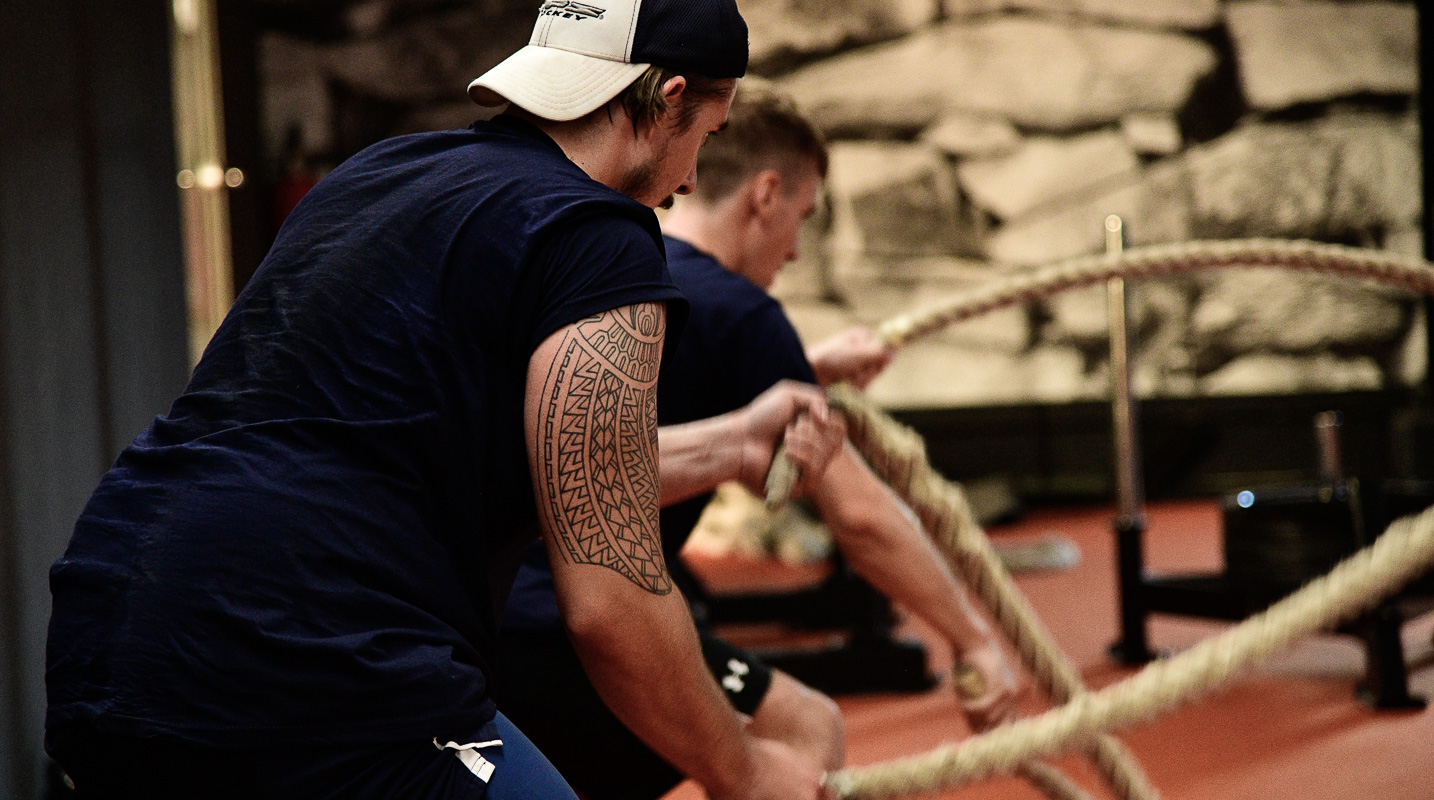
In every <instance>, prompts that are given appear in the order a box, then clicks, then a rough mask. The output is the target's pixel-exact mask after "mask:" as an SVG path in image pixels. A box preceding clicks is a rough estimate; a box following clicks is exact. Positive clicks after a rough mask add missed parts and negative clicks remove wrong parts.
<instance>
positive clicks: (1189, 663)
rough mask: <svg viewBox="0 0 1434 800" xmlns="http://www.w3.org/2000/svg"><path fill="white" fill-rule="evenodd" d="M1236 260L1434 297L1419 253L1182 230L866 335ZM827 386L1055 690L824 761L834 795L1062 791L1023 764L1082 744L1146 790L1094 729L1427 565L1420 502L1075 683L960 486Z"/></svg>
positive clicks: (788, 475) (879, 464)
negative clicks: (1237, 617) (902, 752)
mask: <svg viewBox="0 0 1434 800" xmlns="http://www.w3.org/2000/svg"><path fill="white" fill-rule="evenodd" d="M1237 266H1246V267H1279V268H1284V269H1291V270H1298V271H1306V272H1316V273H1323V274H1331V275H1339V276H1344V277H1349V278H1363V279H1368V280H1372V281H1375V282H1378V283H1382V284H1386V285H1392V286H1397V287H1401V288H1404V289H1407V290H1410V291H1413V292H1418V293H1422V294H1428V295H1434V269H1431V268H1430V266H1429V265H1428V264H1426V263H1424V262H1422V261H1419V260H1415V259H1407V258H1402V257H1398V256H1394V255H1391V254H1388V253H1382V252H1376V251H1369V250H1360V249H1356V248H1350V247H1342V246H1338V245H1326V244H1317V243H1313V242H1290V241H1283V240H1263V239H1252V240H1242V241H1231V242H1188V243H1181V244H1174V245H1163V246H1158V247H1148V248H1140V249H1134V250H1129V251H1126V252H1125V253H1123V254H1121V255H1119V256H1115V257H1112V256H1110V255H1106V256H1092V257H1088V258H1079V259H1073V260H1070V261H1066V262H1061V263H1059V264H1055V265H1052V266H1048V267H1044V268H1040V269H1036V270H1033V271H1031V272H1029V273H1026V274H1024V275H1020V276H1017V277H1014V278H1012V279H1010V280H1008V281H1004V282H1001V283H999V284H995V285H990V286H985V287H981V288H980V289H977V290H975V291H973V292H969V293H967V294H965V295H962V296H960V297H958V298H956V299H955V300H953V301H951V302H948V303H945V304H943V305H941V306H938V307H935V308H932V309H928V310H925V311H922V312H918V313H915V314H911V315H904V316H901V317H897V318H895V319H892V320H889V321H888V322H886V323H884V324H882V325H881V326H880V327H879V328H878V335H879V336H880V337H881V338H882V339H883V340H884V341H886V342H887V343H889V344H891V345H893V346H897V347H899V346H902V345H905V344H907V343H909V342H910V341H912V340H914V339H915V338H918V337H920V336H922V335H925V334H927V333H930V332H933V331H935V330H938V329H940V328H942V327H944V326H946V325H949V324H951V323H954V322H957V321H960V320H963V319H968V318H970V317H974V316H978V315H980V314H983V313H986V312H988V311H992V310H995V309H997V308H1001V307H1003V306H1007V305H1012V304H1015V303H1020V302H1025V301H1029V300H1035V299H1039V298H1042V297H1045V296H1048V295H1052V294H1055V293H1058V292H1061V291H1065V290H1067V289H1072V288H1076V287H1080V286H1087V285H1092V284H1096V283H1101V282H1104V281H1107V280H1109V279H1111V278H1117V277H1119V278H1125V279H1132V278H1142V277H1153V276H1160V275H1175V274H1183V273H1189V272H1196V271H1202V270H1208V269H1217V268H1228V267H1237ZM830 398H831V401H832V405H833V406H834V407H836V408H838V409H840V410H842V411H843V412H844V413H845V414H846V415H847V418H848V429H849V435H850V438H851V439H852V442H853V444H854V445H855V446H856V447H857V449H858V450H859V451H861V452H862V454H863V456H864V457H865V458H866V459H867V460H868V462H869V463H870V464H871V466H872V468H873V469H875V470H876V472H877V473H878V474H880V475H881V476H882V477H883V479H885V480H886V481H887V483H888V484H890V485H891V487H892V488H893V489H894V490H896V491H897V493H898V494H900V495H902V496H903V498H904V499H906V501H907V503H908V504H909V505H910V506H911V507H912V509H913V510H914V511H916V513H917V515H918V516H919V517H920V518H921V521H922V523H923V526H924V527H925V528H926V530H927V531H928V532H930V533H931V534H932V536H933V537H934V538H935V539H936V540H937V543H938V544H939V545H940V546H941V548H942V550H943V552H944V553H945V555H946V557H947V559H948V560H949V561H951V563H952V564H953V566H954V567H956V568H957V569H958V570H959V571H960V572H961V573H962V574H963V575H965V576H966V577H967V580H968V582H970V583H971V584H972V588H973V589H975V590H976V591H977V593H978V594H979V595H980V596H981V598H982V600H983V601H985V603H986V605H987V607H988V608H990V609H991V611H992V612H993V614H994V615H995V616H996V618H997V620H998V622H999V623H1000V624H1001V626H1002V629H1003V630H1004V631H1005V632H1006V634H1007V636H1008V637H1010V639H1011V640H1012V642H1013V643H1014V644H1015V646H1016V649H1017V651H1018V652H1019V653H1020V654H1021V656H1022V660H1023V661H1024V662H1025V664H1026V666H1027V667H1028V669H1030V670H1031V672H1032V674H1033V675H1034V676H1035V678H1036V681H1037V682H1038V683H1039V684H1040V685H1041V687H1042V688H1043V689H1045V690H1046V692H1047V693H1048V694H1049V695H1050V696H1051V698H1052V699H1053V700H1054V701H1055V702H1057V703H1064V705H1062V706H1060V707H1058V708H1056V709H1054V710H1052V711H1050V712H1047V713H1046V714H1044V715H1042V716H1040V717H1036V718H1033V719H1029V720H1023V721H1020V722H1016V723H1012V724H1010V725H1008V726H1004V727H1001V728H997V729H995V730H992V731H990V732H988V733H985V734H983V735H981V736H977V737H974V738H972V739H970V740H968V741H966V742H964V743H962V744H960V745H955V746H947V747H942V748H938V749H936V750H934V751H932V752H930V753H928V754H926V755H924V756H917V757H913V758H907V759H899V760H896V761H891V762H887V763H884V764H878V765H873V766H869V767H864V768H860V769H847V770H843V771H841V772H837V773H834V774H833V775H831V776H830V778H829V785H830V786H831V787H832V788H833V789H834V790H835V791H836V792H837V793H838V794H839V795H840V796H841V797H850V798H879V797H892V796H897V795H904V794H912V793H916V792H923V791H929V790H934V789H938V788H950V787H954V786H958V785H962V784H964V783H967V782H969V781H972V780H976V779H979V778H983V777H987V776H990V775H993V774H997V773H1009V772H1014V771H1017V770H1024V772H1025V773H1026V775H1027V777H1030V778H1031V779H1032V780H1033V781H1034V782H1035V783H1036V784H1037V785H1038V786H1042V788H1048V790H1049V791H1050V792H1051V794H1053V795H1058V794H1060V792H1064V791H1070V792H1078V791H1079V789H1078V787H1074V786H1073V785H1071V786H1065V785H1064V784H1069V781H1067V780H1065V779H1064V776H1060V775H1059V773H1058V772H1056V771H1055V770H1053V769H1050V768H1047V767H1046V766H1045V765H1039V764H1036V763H1035V762H1033V761H1032V760H1033V759H1036V758H1041V757H1045V756H1050V755H1054V754H1058V753H1062V752H1066V751H1069V750H1072V749H1077V748H1084V749H1087V750H1088V751H1089V752H1090V754H1091V755H1092V757H1093V758H1094V759H1095V761H1096V764H1097V766H1098V767H1099V768H1100V770H1101V772H1102V775H1103V776H1104V777H1105V778H1106V780H1107V781H1108V782H1109V783H1110V784H1111V786H1112V788H1113V789H1114V790H1115V791H1116V792H1117V794H1118V795H1119V796H1120V797H1121V798H1124V799H1125V800H1141V799H1142V798H1156V797H1158V793H1157V792H1156V791H1155V790H1154V788H1153V787H1151V786H1150V784H1149V782H1148V781H1147V780H1146V778H1145V775H1144V773H1143V771H1142V770H1141V769H1140V767H1139V765H1138V764H1137V763H1136V762H1135V760H1134V759H1133V758H1132V757H1131V756H1130V754H1129V753H1128V751H1127V750H1125V748H1124V746H1123V745H1122V744H1121V743H1120V742H1119V741H1118V740H1116V739H1114V738H1113V737H1110V736H1108V735H1107V732H1108V731H1110V730H1114V729H1116V728H1120V727H1124V726H1127V725H1131V724H1134V723H1136V722H1140V721H1143V720H1146V719H1150V718H1152V717H1154V716H1157V715H1159V714H1161V713H1164V712H1166V711H1168V710H1170V709H1172V708H1174V707H1175V706H1177V705H1179V704H1181V703H1183V702H1186V701H1187V700H1189V699H1191V698H1193V697H1195V696H1196V695H1198V694H1200V693H1203V692H1208V691H1211V690H1213V689H1214V688H1215V687H1217V686H1219V685H1220V684H1222V683H1225V682H1227V681H1229V680H1230V679H1231V678H1233V677H1234V676H1235V675H1236V674H1237V673H1238V672H1239V671H1241V670H1242V669H1244V668H1246V667H1248V666H1249V665H1251V664H1253V663H1255V662H1257V661H1259V660H1262V659H1264V658H1268V657H1269V656H1271V655H1273V654H1275V653H1276V652H1278V651H1279V650H1282V649H1284V648H1285V647H1287V646H1288V645H1289V644H1291V643H1292V642H1293V641H1295V640H1296V639H1299V638H1302V637H1304V636H1307V635H1309V634H1312V633H1315V632H1317V631H1319V630H1322V629H1324V628H1327V627H1329V626H1331V625H1333V624H1335V623H1337V622H1339V621H1341V620H1344V619H1347V618H1349V617H1352V616H1354V615H1355V614H1357V613H1358V612H1359V611H1362V610H1364V609H1366V608H1368V607H1370V606H1372V605H1374V604H1375V603H1376V602H1378V601H1379V600H1380V599H1382V598H1384V597H1385V596H1387V595H1389V594H1392V593H1393V592H1395V591H1397V590H1398V589H1399V588H1400V587H1401V586H1403V585H1404V584H1405V583H1407V582H1408V581H1410V580H1412V579H1413V578H1414V577H1416V576H1417V575H1419V574H1420V573H1422V572H1423V571H1425V570H1426V569H1428V568H1429V567H1430V565H1431V564H1434V509H1430V510H1428V511H1425V512H1424V513H1423V514H1420V515H1418V516H1415V517H1408V518H1405V519H1401V520H1399V521H1397V522H1395V523H1394V524H1393V525H1391V526H1390V528H1389V530H1388V531H1387V532H1386V533H1385V534H1384V535H1383V536H1381V537H1380V538H1379V539H1378V540H1376V541H1375V543H1374V544H1373V545H1371V546H1370V547H1368V548H1366V549H1365V550H1362V551H1360V552H1359V553H1356V554H1354V555H1353V556H1351V557H1350V558H1348V559H1347V560H1346V561H1344V562H1343V563H1341V564H1340V565H1338V566H1337V567H1335V569H1334V570H1333V571H1331V572H1330V573H1329V574H1328V575H1326V576H1325V577H1323V578H1319V579H1317V580H1315V581H1312V582H1311V583H1309V584H1308V585H1306V586H1305V587H1304V588H1302V589H1301V590H1299V591H1298V592H1296V593H1294V594H1292V595H1290V596H1289V597H1287V598H1285V599H1284V600H1282V601H1280V602H1279V603H1276V604H1275V605H1273V606H1271V607H1270V608H1268V609H1267V610H1266V611H1264V612H1263V613H1261V614H1258V615H1256V616H1253V617H1251V618H1250V619H1248V620H1246V621H1245V622H1244V623H1242V624H1241V625H1239V626H1237V627H1235V628H1233V629H1231V630H1229V631H1227V632H1226V633H1224V634H1222V635H1221V636H1218V637H1216V638H1214V639H1210V640H1207V641H1205V642H1202V643H1200V644H1198V645H1196V646H1195V647H1193V648H1191V649H1190V650H1188V651H1186V652H1185V653H1183V654H1181V655H1179V656H1177V657H1175V658H1172V659H1170V660H1168V661H1163V662H1156V663H1153V664H1151V665H1149V666H1148V667H1146V668H1145V669H1144V670H1142V671H1141V672H1139V673H1137V674H1135V675H1134V676H1132V677H1131V678H1128V679H1126V680H1125V681H1123V682H1121V683H1119V684H1116V685H1115V686H1112V687H1109V688H1107V689H1105V690H1103V691H1101V692H1098V693H1094V694H1092V693H1088V692H1086V691H1085V688H1084V686H1083V684H1082V682H1081V680H1080V677H1079V675H1078V674H1077V672H1076V670H1075V668H1074V667H1073V666H1072V665H1071V664H1070V663H1069V661H1068V660H1067V659H1066V658H1065V657H1064V655H1063V654H1062V653H1061V652H1060V651H1059V649H1058V648H1056V646H1055V645H1054V641H1053V639H1052V638H1051V636H1050V634H1049V632H1048V631H1046V629H1045V628H1044V626H1043V625H1042V624H1041V623H1040V620H1039V618H1038V617H1037V616H1036V614H1035V612H1034V610H1033V609H1031V607H1030V606H1029V604H1028V603H1027V602H1026V600H1025V598H1024V596H1022V595H1021V594H1020V592H1019V591H1018V590H1017V589H1016V588H1015V585H1014V583H1013V582H1012V581H1011V579H1010V576H1009V575H1008V574H1007V573H1006V572H1005V569H1004V567H1002V566H1001V564H1000V561H999V559H998V558H997V556H996V554H995V552H994V551H993V550H992V549H991V546H990V543H989V542H988V541H987V540H986V538H985V535H984V534H983V533H982V532H981V530H980V527H979V526H978V525H977V524H976V523H975V520H974V516H973V515H972V514H971V511H970V508H969V505H968V504H967V502H966V499H965V496H964V493H963V492H962V491H961V489H960V487H958V486H956V485H954V484H951V483H949V482H947V481H946V480H945V479H943V478H941V476H940V475H938V474H937V473H936V472H935V470H934V469H932V467H931V465H930V463H929V461H927V459H926V454H925V445H924V443H923V442H922V441H921V439H920V437H919V436H918V435H917V434H916V433H915V432H914V431H911V430H910V429H909V428H905V427H903V426H901V425H900V424H899V423H896V422H895V421H894V420H892V419H891V418H890V417H888V416H886V415H885V414H884V413H882V412H881V411H880V410H879V409H877V408H876V407H875V405H874V404H872V403H871V402H870V401H869V400H867V399H866V398H865V397H864V396H862V395H861V394H860V393H858V392H856V391H855V390H853V389H851V388H849V387H841V386H838V387H833V389H832V391H831V392H830ZM773 472H774V476H770V477H769V492H768V498H767V499H768V505H769V506H776V505H780V504H781V503H782V502H784V501H785V500H786V494H787V493H788V492H789V491H790V488H791V486H792V485H793V484H794V483H795V475H794V471H793V470H792V469H791V464H790V462H789V461H786V460H785V459H782V458H779V459H777V463H774V465H773ZM1043 776H1046V777H1051V781H1050V786H1049V787H1046V786H1045V785H1044V784H1045V783H1046V782H1045V781H1043V780H1042V777H1043ZM1052 776H1054V777H1052ZM1060 796H1074V795H1073V794H1072V795H1060Z"/></svg>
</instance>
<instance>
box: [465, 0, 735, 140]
mask: <svg viewBox="0 0 1434 800" xmlns="http://www.w3.org/2000/svg"><path fill="white" fill-rule="evenodd" d="M653 65H657V66H660V67H663V68H666V69H670V70H674V71H677V72H679V73H683V72H685V73H687V74H694V75H701V76H703V77H707V78H740V77H742V75H743V74H744V73H746V71H747V23H746V22H745V21H744V20H743V19H742V15H741V14H740V13H738V11H737V3H736V0H586V2H577V0H545V2H544V3H543V6H542V8H540V9H539V10H538V24H537V25H536V26H534V28H533V38H532V39H531V40H530V41H529V42H528V46H527V47H524V48H523V49H522V50H519V51H518V52H516V53H514V54H513V55H511V56H509V57H508V58H507V59H506V60H504V61H503V62H502V63H501V64H499V65H498V66H496V67H494V68H492V69H491V70H488V72H486V73H484V74H483V75H482V76H481V77H480V78H478V79H477V80H475V81H473V82H472V83H470V84H469V85H468V96H469V97H472V98H473V100H474V102H476V103H478V104H479V105H483V106H497V105H502V104H503V103H512V104H514V105H516V106H518V107H519V108H522V109H524V110H526V111H529V112H531V113H533V114H537V115H538V116H540V117H543V118H545V119H551V120H556V121H565V120H571V119H577V118H578V117H581V116H583V115H584V114H587V113H589V112H591V111H594V110H595V109H598V108H600V107H602V105H603V104H604V103H606V102H607V101H609V100H611V99H613V98H614V97H616V96H617V95H618V93H619V92H621V91H622V90H623V89H626V88H627V87H628V86H629V85H631V84H632V82H633V81H635V80H637V79H638V78H639V77H640V76H641V75H642V73H643V72H645V71H646V70H647V68H648V67H650V66H653Z"/></svg>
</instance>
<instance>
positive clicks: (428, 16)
mask: <svg viewBox="0 0 1434 800" xmlns="http://www.w3.org/2000/svg"><path fill="white" fill-rule="evenodd" d="M258 2H259V7H260V9H261V13H260V18H261V23H262V25H263V27H264V28H265V33H264V34H263V36H262V38H261V43H260V63H261V71H262V82H263V84H264V85H263V97H264V103H263V107H264V130H265V137H266V146H267V148H268V151H269V154H270V158H271V160H272V163H273V165H274V171H275V173H276V176H277V173H279V172H281V171H283V170H286V169H287V170H295V169H305V168H307V169H316V170H319V171H322V170H323V169H324V168H325V166H326V165H330V164H332V163H336V162H337V161H339V160H341V159H342V158H345V157H347V156H348V155H350V154H351V153H353V152H355V151H357V150H358V149H360V148H361V147H363V146H365V145H367V144H368V143H370V142H372V141H375V140H377V139H379V138H382V137H384V136H388V135H393V134H396V133H403V132H409V131H415V130H425V129H439V128H448V127H459V126H462V125H466V124H467V123H468V122H470V121H472V119H474V118H475V117H476V116H478V113H477V111H476V109H475V107H474V106H473V105H472V104H471V103H469V102H468V101H467V99H466V97H465V95H464V93H463V88H464V86H466V84H467V82H468V81H469V80H470V79H471V78H472V77H474V76H476V75H477V74H479V73H480V72H482V71H483V70H484V69H486V68H487V67H488V66H491V65H492V64H494V63H497V61H499V60H501V58H503V57H504V56H506V55H507V54H508V53H510V52H512V51H513V50H515V49H516V48H518V47H520V46H521V45H523V44H525V43H526V41H527V37H528V34H529V32H530V30H531V27H532V20H533V17H534V12H535V6H536V5H537V3H536V0H360V1H359V2H343V0H258ZM741 5H742V8H743V12H744V14H745V15H746V17H747V19H748V22H749V24H750V26H751V38H752V54H753V69H752V72H753V74H756V75H761V76H764V77H767V78H770V79H773V80H775V81H777V82H778V83H779V84H780V85H782V86H784V87H785V88H787V89H788V90H790V91H791V92H792V93H793V94H794V95H795V96H796V97H797V98H798V100H799V101H800V102H801V103H802V104H803V106H804V107H805V108H806V109H807V110H808V111H809V112H810V113H811V114H812V115H813V116H814V117H815V118H816V119H817V120H818V122H819V123H820V125H821V126H822V128H823V129H824V130H825V131H826V132H827V134H828V135H829V136H830V137H831V139H832V142H833V167H832V175H831V179H830V181H829V187H828V188H829V192H828V193H829V202H828V203H827V209H826V210H825V212H824V213H823V214H821V215H819V217H818V218H817V219H815V220H813V222H812V224H811V225H810V226H809V229H808V231H807V232H806V234H805V238H806V242H805V245H806V246H805V247H804V248H803V249H804V255H803V258H802V260H801V261H799V262H797V263H795V264H793V265H792V266H790V267H789V268H788V269H787V270H786V272H784V274H783V276H782V278H781V279H780V280H779V282H778V284H777V287H776V293H777V294H778V296H779V297H780V298H781V299H782V300H783V302H784V303H786V304H787V306H788V308H789V310H790V311H791V313H792V316H793V318H794V319H795V320H796V321H797V323H798V327H799V329H800V330H801V331H802V333H803V335H804V336H806V337H808V338H809V339H813V340H814V339H816V338H819V337H821V336H823V335H826V334H828V333H832V332H835V331H837V330H840V329H841V328H843V327H844V326H847V325H850V324H853V323H875V322H878V321H880V320H882V319H885V318H886V317H888V316H891V315H893V314H896V313H899V312H901V311H904V310H907V309H909V308H911V307H914V306H917V305H921V304H925V303H930V302H933V301H936V300H939V299H941V298H943V297H947V296H949V295H951V294H953V293H955V292H957V291H960V290H962V289H964V288H968V287H970V286H972V285H974V284H976V283H978V282H981V281H989V280H999V279H1000V278H1001V277H1002V276H1004V275H1008V274H1010V273H1012V272H1013V271H1017V270H1021V269H1026V268H1030V267H1031V266H1033V265H1038V264H1044V263H1047V262H1050V261H1054V260H1057V259H1062V258H1067V257H1071V256H1076V255H1082V254H1087V253H1093V252H1098V251H1099V249H1100V248H1101V247H1102V242H1103V238H1102V232H1101V222H1102V220H1103V219H1104V218H1105V216H1106V215H1107V214H1110V213H1117V214H1121V215H1122V216H1123V217H1124V218H1125V222H1126V230H1127V238H1128V242H1129V244H1130V245H1132V246H1136V245H1144V244H1155V243H1162V242H1174V241H1186V240H1194V239H1224V238H1245V237H1257V236H1260V237H1278V238H1305V239H1314V240H1318V241H1327V242H1336V243H1344V244H1353V245H1358V246H1365V247H1376V248H1385V249H1389V250H1393V251H1397V252H1401V253H1404V254H1408V255H1414V256H1418V255H1422V248H1423V243H1422V235H1421V229H1420V224H1421V223H1420V220H1421V215H1422V210H1421V207H1420V205H1421V200H1420V198H1421V178H1420V163H1419V162H1420V136H1419V118H1418V114H1417V92H1418V86H1417V83H1418V42H1417V20H1416V12H1415V6H1414V3H1412V2H1386V1H1382V0H1381V1H1370V2H1362V1H1358V0H1355V1H1353V2H1330V1H1328V0H1319V1H1310V2H1299V1H1295V2H1278V1H1277V0H1228V1H1222V0H1143V2H1140V3H1131V2H1127V1H1126V0H741ZM1134 292H1135V296H1134V299H1133V305H1134V309H1135V314H1136V317H1137V320H1138V329H1139V336H1140V344H1139V353H1138V356H1137V359H1136V369H1137V388H1138V390H1139V391H1140V392H1141V393H1142V394H1144V395H1146V396H1154V395H1163V396H1200V395H1221V394H1268V393H1304V392H1326V391H1346V390H1354V389H1377V388H1381V387H1389V386H1398V385H1406V386H1408V385H1414V384H1416V383H1418V382H1419V381H1421V380H1422V379H1423V375H1424V371H1425V369H1426V363H1427V354H1426V353H1425V352H1424V349H1425V348H1424V336H1423V325H1424V321H1423V319H1422V311H1421V306H1420V304H1419V303H1418V302H1417V300H1416V299H1415V298H1412V297H1409V296H1406V295H1401V294H1399V293H1395V292H1391V291H1386V290H1383V289H1380V288H1377V287H1370V286H1364V285H1360V284H1355V283H1351V282H1347V281H1335V280H1331V279H1324V278H1312V277H1303V276H1299V275H1295V274H1291V273H1276V272H1271V271H1257V270H1236V271H1229V272H1225V273H1220V274H1211V275H1202V276H1192V277H1186V278H1174V279H1166V280H1160V281H1147V282H1143V283H1141V284H1139V285H1138V286H1136V287H1135V290H1134ZM1105 330H1106V329H1105V311H1104V297H1103V290H1102V289H1098V288H1097V289H1091V290H1085V291H1079V292H1068V293H1066V294H1063V295H1060V296H1057V297H1055V298H1052V299H1050V300H1048V301H1045V302H1040V303H1037V304H1033V305H1032V306H1030V307H1028V308H1023V309H1012V310H1007V311H1003V312H999V313H997V314H994V315H990V316H988V317H985V318H982V319H979V320H975V321H972V322H968V323H963V324H961V325H959V326H955V327H953V328H951V329H949V330H947V331H946V332H944V333H942V334H939V335H937V336H934V337H931V338H929V339H927V340H924V341H921V342H918V343H916V344H914V345H913V346H911V347H910V348H908V349H907V350H906V351H904V352H903V353H902V354H901V355H900V356H899V357H898V359H897V361H896V362H895V364H894V365H893V366H892V368H891V369H890V370H889V371H888V372H887V373H886V374H885V375H884V376H883V377H882V378H881V379H879V380H878V381H877V382H876V383H875V384H873V385H872V387H871V391H872V393H873V394H874V395H875V396H876V397H877V398H878V399H880V400H881V401H883V402H885V403H887V404H889V405H892V406H898V407H916V406H961V405H981V404H996V403H1001V404H1005V403H1017V404H1019V403H1035V402H1041V403H1044V402H1061V401H1068V400H1076V399H1093V398H1099V397H1103V396H1104V395H1105V394H1106V392H1107V390H1108V383H1109V378H1108V364H1107V358H1106V348H1107V343H1106V333H1105Z"/></svg>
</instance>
